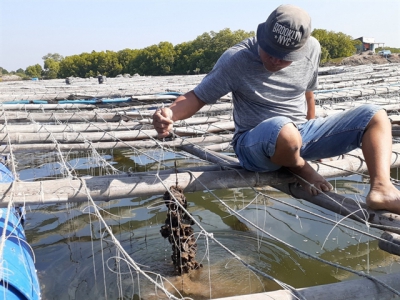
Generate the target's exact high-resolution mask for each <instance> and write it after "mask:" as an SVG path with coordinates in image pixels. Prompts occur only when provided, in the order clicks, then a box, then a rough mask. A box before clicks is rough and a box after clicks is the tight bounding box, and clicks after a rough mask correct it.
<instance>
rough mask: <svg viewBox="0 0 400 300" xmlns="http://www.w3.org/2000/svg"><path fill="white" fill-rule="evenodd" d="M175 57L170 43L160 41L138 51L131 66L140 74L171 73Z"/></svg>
mask: <svg viewBox="0 0 400 300" xmlns="http://www.w3.org/2000/svg"><path fill="white" fill-rule="evenodd" d="M174 59H175V50H174V47H173V45H172V44H171V43H169V42H161V43H159V44H158V45H152V46H149V47H146V48H144V49H142V50H140V51H139V53H138V55H137V57H136V58H135V60H134V61H133V62H132V64H131V68H133V69H135V70H137V73H139V74H142V75H168V74H171V71H172V69H173V64H174Z"/></svg>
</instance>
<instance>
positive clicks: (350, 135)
mask: <svg viewBox="0 0 400 300" xmlns="http://www.w3.org/2000/svg"><path fill="white" fill-rule="evenodd" d="M381 109H382V107H380V106H378V105H373V104H366V105H362V106H359V107H356V108H353V109H351V110H348V111H346V112H341V113H337V114H334V115H331V116H328V117H325V118H317V119H312V120H309V121H307V122H305V123H302V124H297V125H296V127H297V129H298V130H299V132H300V134H301V137H302V140H303V143H302V146H301V149H300V155H301V157H303V158H304V159H305V160H316V159H321V158H328V157H333V156H338V155H341V154H344V153H347V152H349V151H351V150H354V149H356V148H358V147H360V146H361V141H362V137H363V134H364V130H365V127H366V126H367V125H368V123H369V121H370V120H371V119H372V117H373V116H374V115H375V114H376V113H377V112H378V111H379V110H381ZM288 123H293V121H291V120H290V119H289V118H288V117H281V116H279V117H274V118H270V119H268V120H265V121H263V122H261V123H260V124H258V125H257V126H256V127H254V128H253V129H251V130H249V131H246V132H244V133H242V134H241V135H240V136H239V138H238V139H237V141H236V143H235V144H234V145H233V147H234V150H235V153H236V155H237V156H238V159H239V161H240V164H241V165H242V167H243V168H245V169H247V170H250V171H254V172H267V171H274V170H277V169H279V168H280V167H281V166H279V165H276V164H274V163H272V162H271V160H270V158H271V156H272V155H274V153H275V147H276V140H277V138H278V135H279V132H280V130H281V129H282V127H283V126H284V125H286V124H288Z"/></svg>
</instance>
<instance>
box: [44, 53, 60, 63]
mask: <svg viewBox="0 0 400 300" xmlns="http://www.w3.org/2000/svg"><path fill="white" fill-rule="evenodd" d="M49 58H51V59H53V60H54V61H56V62H60V61H62V60H63V59H64V57H63V56H62V55H60V54H58V53H48V54H46V55H45V56H43V57H42V59H43V60H44V61H46V60H47V59H49Z"/></svg>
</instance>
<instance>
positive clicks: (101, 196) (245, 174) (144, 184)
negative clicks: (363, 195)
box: [0, 154, 400, 207]
mask: <svg viewBox="0 0 400 300" xmlns="http://www.w3.org/2000/svg"><path fill="white" fill-rule="evenodd" d="M312 166H313V167H314V168H315V169H316V170H318V172H319V173H320V174H321V175H322V176H324V177H338V176H346V175H350V174H353V173H354V172H365V171H366V170H367V167H366V165H365V162H364V161H363V160H362V159H360V158H357V157H353V156H351V157H347V158H346V159H343V160H337V161H331V162H327V163H325V164H324V165H322V164H312ZM328 166H330V167H328ZM399 166H400V158H399V157H398V156H397V155H396V154H393V155H392V167H399ZM337 168H339V169H337ZM342 168H343V170H342ZM332 170H336V171H337V172H334V171H332ZM177 177H178V182H179V185H180V186H182V187H183V188H184V190H185V192H195V191H199V190H204V186H203V185H202V184H201V183H200V182H202V183H203V184H204V185H205V186H207V187H208V188H209V189H227V188H238V187H256V186H266V185H272V186H274V185H278V184H281V183H289V182H294V181H295V178H294V177H293V176H292V175H291V174H288V173H287V172H285V171H284V170H280V171H277V172H268V173H255V172H249V171H246V170H243V169H238V170H226V171H214V172H193V173H178V174H177ZM160 179H161V181H162V183H161V182H160V180H159V179H158V178H157V177H156V175H154V174H147V173H144V174H143V173H135V174H133V175H130V176H129V177H121V178H115V177H111V178H110V177H106V176H104V177H94V178H82V179H81V180H84V181H85V182H86V185H87V186H88V188H89V190H90V195H91V197H92V198H93V199H94V200H95V201H108V200H112V199H119V198H126V197H140V196H149V195H158V194H159V195H161V194H163V193H164V192H165V186H167V187H169V186H171V185H174V184H175V183H176V179H177V178H176V176H175V175H174V174H172V175H171V174H165V175H164V174H163V175H160ZM81 180H79V179H59V180H46V181H35V182H15V183H2V184H0V196H1V206H2V207H4V206H7V204H8V202H9V201H11V200H13V201H14V203H18V204H23V203H26V204H40V203H54V202H69V201H71V202H81V201H86V200H87V197H86V191H85V189H84V187H83V184H82V182H81ZM12 185H14V189H13V190H14V191H16V192H15V193H14V195H13V193H12V192H11V191H12V189H11V187H12Z"/></svg>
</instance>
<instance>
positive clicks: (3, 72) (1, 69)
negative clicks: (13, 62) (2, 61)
mask: <svg viewBox="0 0 400 300" xmlns="http://www.w3.org/2000/svg"><path fill="white" fill-rule="evenodd" d="M0 72H1V73H2V74H3V75H5V74H8V71H7V70H6V69H4V68H2V67H0Z"/></svg>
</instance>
